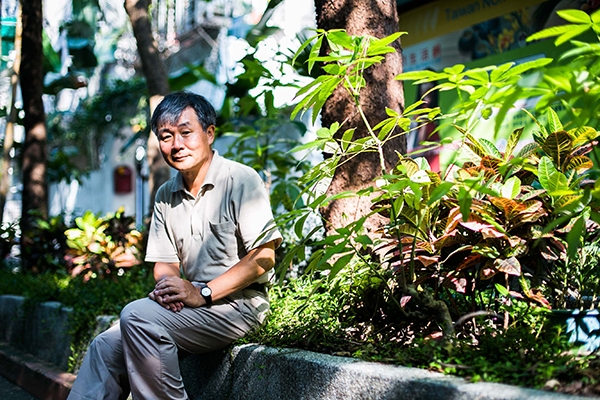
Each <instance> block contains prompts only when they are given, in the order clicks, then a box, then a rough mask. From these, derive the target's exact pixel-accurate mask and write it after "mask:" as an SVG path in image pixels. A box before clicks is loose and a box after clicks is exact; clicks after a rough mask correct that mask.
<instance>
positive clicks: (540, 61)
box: [504, 58, 553, 78]
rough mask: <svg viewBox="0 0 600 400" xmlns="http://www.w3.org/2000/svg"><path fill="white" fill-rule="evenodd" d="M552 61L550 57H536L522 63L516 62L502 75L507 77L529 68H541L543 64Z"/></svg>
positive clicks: (521, 72) (519, 73) (520, 73)
mask: <svg viewBox="0 0 600 400" xmlns="http://www.w3.org/2000/svg"><path fill="white" fill-rule="evenodd" d="M552 61H553V59H552V58H538V59H535V60H533V61H527V62H524V63H522V64H517V65H515V66H514V67H512V68H511V69H509V70H508V71H507V72H506V73H505V74H504V77H505V78H507V77H510V76H520V75H522V74H523V73H525V72H527V71H529V70H531V69H535V68H541V67H543V66H546V65H548V64H550V63H551V62H552Z"/></svg>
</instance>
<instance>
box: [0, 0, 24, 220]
mask: <svg viewBox="0 0 600 400" xmlns="http://www.w3.org/2000/svg"><path fill="white" fill-rule="evenodd" d="M1 4H2V3H1V2H0V5H1ZM21 21H22V20H21V6H19V8H18V11H17V25H16V29H15V59H14V61H13V67H12V73H11V76H10V93H11V94H10V106H9V107H10V111H9V113H8V118H7V120H6V130H5V133H4V143H3V144H2V171H1V172H0V173H1V174H2V178H1V179H2V180H1V181H0V225H1V224H2V223H3V222H4V209H5V208H6V197H7V196H8V189H9V188H10V174H9V173H8V171H9V169H10V164H11V157H10V151H11V150H12V148H13V144H14V137H15V123H16V122H17V107H16V105H15V103H16V100H17V87H18V86H19V73H20V67H21V31H22V25H21Z"/></svg>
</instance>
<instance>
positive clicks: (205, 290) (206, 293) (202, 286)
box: [198, 282, 212, 306]
mask: <svg viewBox="0 0 600 400" xmlns="http://www.w3.org/2000/svg"><path fill="white" fill-rule="evenodd" d="M198 290H199V292H200V296H202V298H203V299H204V301H205V302H206V305H207V306H210V305H212V289H211V288H210V287H208V285H207V284H206V283H204V282H200V283H199V284H198Z"/></svg>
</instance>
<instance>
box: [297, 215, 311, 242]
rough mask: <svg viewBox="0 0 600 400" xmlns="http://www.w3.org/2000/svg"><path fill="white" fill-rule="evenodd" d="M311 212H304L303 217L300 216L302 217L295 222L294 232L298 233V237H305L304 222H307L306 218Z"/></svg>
mask: <svg viewBox="0 0 600 400" xmlns="http://www.w3.org/2000/svg"><path fill="white" fill-rule="evenodd" d="M308 216H309V214H308V213H307V214H304V215H303V216H302V217H300V219H298V221H296V223H295V224H294V233H296V236H297V237H298V238H302V237H304V235H303V234H302V232H303V230H304V223H305V222H306V219H307V218H308Z"/></svg>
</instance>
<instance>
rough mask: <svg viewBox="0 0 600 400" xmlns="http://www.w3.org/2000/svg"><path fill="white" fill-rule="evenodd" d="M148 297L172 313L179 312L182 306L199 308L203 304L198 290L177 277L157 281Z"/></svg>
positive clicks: (188, 282)
mask: <svg viewBox="0 0 600 400" xmlns="http://www.w3.org/2000/svg"><path fill="white" fill-rule="evenodd" d="M148 297H149V298H151V299H152V300H154V301H156V302H157V303H158V304H160V305H161V306H163V307H164V308H166V309H167V310H171V311H173V312H179V311H181V310H182V309H183V307H184V306H188V307H200V306H201V305H203V304H204V303H205V301H204V299H203V298H202V296H200V292H199V291H198V289H197V288H196V287H195V286H194V285H192V283H191V282H190V281H188V280H185V279H181V278H180V277H178V276H168V277H165V278H162V279H161V280H159V281H158V282H157V283H156V285H155V286H154V290H153V291H151V292H150V293H148Z"/></svg>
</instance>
